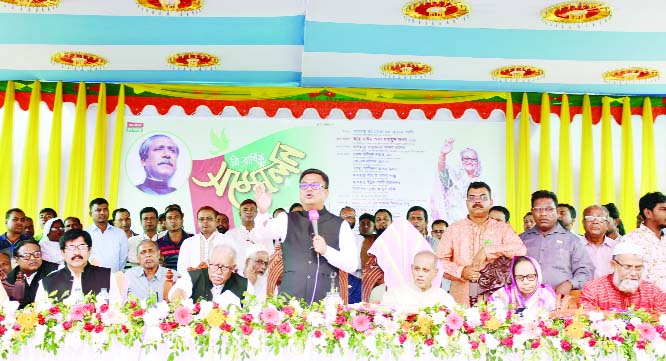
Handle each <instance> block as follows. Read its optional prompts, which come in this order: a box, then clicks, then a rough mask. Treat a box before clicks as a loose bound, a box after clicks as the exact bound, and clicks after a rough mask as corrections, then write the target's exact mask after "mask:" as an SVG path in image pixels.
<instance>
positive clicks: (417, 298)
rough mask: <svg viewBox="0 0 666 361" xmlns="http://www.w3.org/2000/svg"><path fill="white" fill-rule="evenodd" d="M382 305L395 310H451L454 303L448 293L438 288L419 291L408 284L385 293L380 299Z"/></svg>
mask: <svg viewBox="0 0 666 361" xmlns="http://www.w3.org/2000/svg"><path fill="white" fill-rule="evenodd" d="M382 304H384V305H390V306H394V307H396V308H403V307H404V308H416V309H418V308H422V307H430V306H434V305H443V306H446V307H448V308H453V306H454V305H455V304H456V302H455V301H454V300H453V297H451V295H450V294H449V293H448V292H446V291H444V290H443V289H441V288H439V287H430V288H429V289H428V290H427V291H421V289H419V288H417V287H416V286H415V285H414V284H412V283H410V284H403V285H402V286H400V287H394V288H392V289H390V290H388V291H386V293H385V294H384V298H383V299H382Z"/></svg>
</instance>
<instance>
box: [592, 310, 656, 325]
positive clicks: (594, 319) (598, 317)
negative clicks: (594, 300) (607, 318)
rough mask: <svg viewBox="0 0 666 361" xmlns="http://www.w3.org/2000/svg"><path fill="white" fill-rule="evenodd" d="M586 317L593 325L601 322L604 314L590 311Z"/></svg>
mask: <svg viewBox="0 0 666 361" xmlns="http://www.w3.org/2000/svg"><path fill="white" fill-rule="evenodd" d="M662 316H663V315H662ZM587 317H588V318H589V319H590V322H592V323H594V322H598V321H601V320H603V319H604V314H603V312H597V311H590V312H589V313H588V314H587ZM660 319H661V318H660Z"/></svg>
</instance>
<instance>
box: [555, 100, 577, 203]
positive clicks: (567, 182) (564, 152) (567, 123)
mask: <svg viewBox="0 0 666 361" xmlns="http://www.w3.org/2000/svg"><path fill="white" fill-rule="evenodd" d="M559 152H560V156H559V160H558V164H557V199H558V200H559V201H560V202H561V203H568V204H573V202H574V191H573V167H572V166H571V114H570V112H569V97H567V95H566V94H562V108H561V110H560V150H559Z"/></svg>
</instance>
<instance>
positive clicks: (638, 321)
mask: <svg viewBox="0 0 666 361" xmlns="http://www.w3.org/2000/svg"><path fill="white" fill-rule="evenodd" d="M629 323H630V324H632V325H634V326H638V325H640V324H641V323H643V321H641V319H640V318H638V317H632V318H630V319H629Z"/></svg>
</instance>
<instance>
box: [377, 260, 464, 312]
mask: <svg viewBox="0 0 666 361" xmlns="http://www.w3.org/2000/svg"><path fill="white" fill-rule="evenodd" d="M437 272H438V269H437V257H436V256H435V254H434V253H432V252H431V251H420V252H418V253H417V254H416V255H414V262H413V263H412V281H413V282H412V283H410V284H404V285H402V286H400V287H395V288H391V289H389V290H388V291H386V294H384V298H383V299H382V304H385V305H391V306H408V307H410V306H411V307H419V308H421V307H429V306H434V305H436V304H439V305H444V306H446V307H449V308H453V306H454V305H455V301H454V300H453V297H451V295H449V294H448V293H447V292H446V291H444V290H443V289H441V288H439V287H432V280H433V279H434V278H435V276H436V275H437Z"/></svg>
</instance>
